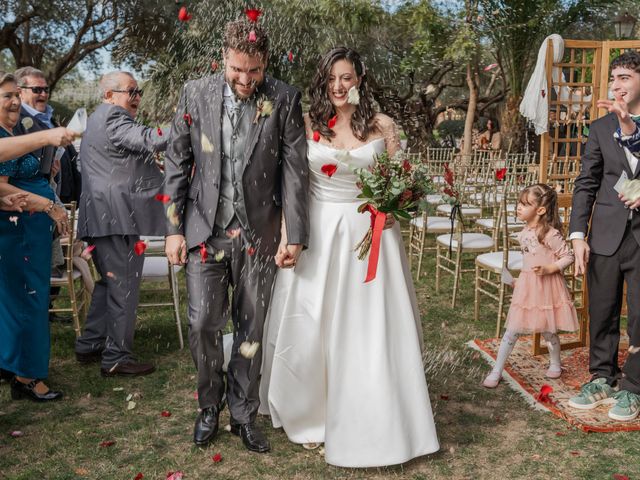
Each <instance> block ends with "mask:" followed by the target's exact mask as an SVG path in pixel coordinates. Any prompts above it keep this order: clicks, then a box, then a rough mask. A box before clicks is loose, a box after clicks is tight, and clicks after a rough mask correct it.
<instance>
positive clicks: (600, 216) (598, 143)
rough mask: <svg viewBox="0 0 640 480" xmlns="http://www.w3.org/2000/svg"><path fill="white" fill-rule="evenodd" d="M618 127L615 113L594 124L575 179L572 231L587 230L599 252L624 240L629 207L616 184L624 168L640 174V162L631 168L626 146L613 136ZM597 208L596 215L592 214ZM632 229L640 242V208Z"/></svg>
mask: <svg viewBox="0 0 640 480" xmlns="http://www.w3.org/2000/svg"><path fill="white" fill-rule="evenodd" d="M617 128H618V120H617V118H616V116H615V114H613V113H610V114H608V115H606V116H604V117H602V118H599V119H598V120H596V121H594V122H593V123H592V124H591V127H590V129H589V140H588V141H587V145H586V148H585V152H584V154H583V155H582V157H581V159H580V163H581V169H580V175H578V177H577V178H576V180H575V184H574V189H573V203H572V208H571V221H570V223H569V231H570V232H571V233H573V232H583V233H587V230H588V224H589V218H590V217H591V228H590V230H589V232H588V241H589V245H590V247H591V250H592V251H593V252H594V253H596V254H598V255H607V256H608V255H613V254H614V253H615V251H616V250H617V249H618V247H619V246H620V243H621V242H622V237H623V235H624V231H625V228H626V225H627V219H628V217H629V210H628V209H626V208H625V207H624V204H623V203H622V201H621V200H620V199H619V198H618V192H616V191H615V190H614V188H613V187H614V185H615V184H616V182H617V181H618V179H619V178H620V175H621V174H622V172H623V171H624V172H626V173H627V176H628V177H629V178H638V174H639V173H640V166H639V168H636V172H635V175H634V172H632V171H631V169H630V167H629V161H628V160H627V157H626V155H625V152H624V150H623V148H622V147H621V146H620V145H618V143H617V142H616V140H615V139H614V138H613V133H614V132H615V131H616V129H617ZM592 212H593V216H592ZM631 229H632V232H633V235H634V237H635V238H636V240H637V241H638V243H640V212H634V214H633V220H632V224H631Z"/></svg>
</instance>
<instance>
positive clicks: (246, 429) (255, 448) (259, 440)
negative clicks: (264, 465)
mask: <svg viewBox="0 0 640 480" xmlns="http://www.w3.org/2000/svg"><path fill="white" fill-rule="evenodd" d="M231 433H233V434H234V435H238V436H239V437H240V438H242V443H244V446H245V447H247V450H250V451H252V452H258V453H267V452H268V451H269V450H271V445H270V444H269V440H267V438H266V437H265V436H264V434H263V433H262V432H261V431H260V429H259V428H258V427H257V425H256V424H255V423H253V422H251V423H235V424H234V423H231Z"/></svg>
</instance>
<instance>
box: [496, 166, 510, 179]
mask: <svg viewBox="0 0 640 480" xmlns="http://www.w3.org/2000/svg"><path fill="white" fill-rule="evenodd" d="M506 175H507V169H506V168H499V169H498V170H496V180H500V181H502V180H504V177H505V176H506Z"/></svg>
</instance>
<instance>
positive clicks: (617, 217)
mask: <svg viewBox="0 0 640 480" xmlns="http://www.w3.org/2000/svg"><path fill="white" fill-rule="evenodd" d="M611 79H612V84H611V90H612V92H613V95H614V97H615V101H610V100H601V101H599V102H598V107H600V108H607V109H608V110H609V112H611V113H609V115H606V116H605V117H603V118H600V119H598V120H596V121H595V122H593V123H592V124H591V128H590V132H589V140H588V142H587V146H586V150H585V153H584V155H582V158H581V164H582V167H581V171H580V175H579V176H578V177H577V178H576V180H575V188H574V191H573V206H572V210H571V223H570V225H569V231H570V232H571V233H570V236H569V238H570V239H571V240H572V243H573V249H574V252H575V257H576V274H577V275H580V274H582V273H584V272H585V269H586V272H587V284H588V287H589V332H590V346H589V372H590V373H591V375H592V377H591V381H590V382H589V383H587V384H586V385H584V386H583V387H582V390H581V392H580V395H578V396H576V397H573V398H572V399H570V401H569V405H570V406H572V407H574V408H579V409H585V410H588V409H592V408H595V407H597V406H598V405H603V404H612V405H613V407H612V408H611V409H610V410H609V417H610V418H612V419H614V420H618V421H630V420H633V419H635V418H636V417H637V416H638V412H639V410H640V352H638V350H640V348H638V347H640V212H639V211H638V207H640V200H638V201H635V202H634V201H631V200H630V199H628V198H625V197H624V196H623V195H622V194H620V193H619V192H620V185H621V183H622V182H623V181H624V180H625V179H626V178H629V179H634V178H636V179H637V178H640V177H639V174H640V168H638V159H637V158H636V157H635V156H634V155H632V154H631V152H629V150H628V149H627V148H623V147H622V146H621V145H620V140H627V138H628V135H629V134H631V133H633V131H634V129H635V125H634V123H633V121H632V120H631V119H630V118H629V114H631V115H638V114H640V54H639V53H638V52H635V51H628V52H626V53H623V54H622V55H620V56H619V57H618V58H616V59H615V60H613V62H611ZM592 212H593V213H592ZM589 218H591V227H590V229H589V232H588V243H587V241H585V235H586V233H587V228H588V223H589ZM625 280H626V283H627V311H628V320H627V321H628V325H627V333H628V335H629V356H628V357H627V361H626V363H625V365H624V367H623V370H622V377H621V378H620V368H619V367H618V342H619V340H620V309H621V306H622V292H623V284H624V281H625ZM616 383H617V386H618V387H619V391H616V390H615V387H616Z"/></svg>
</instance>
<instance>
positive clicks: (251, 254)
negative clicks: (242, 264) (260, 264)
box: [247, 247, 256, 257]
mask: <svg viewBox="0 0 640 480" xmlns="http://www.w3.org/2000/svg"><path fill="white" fill-rule="evenodd" d="M247 253H248V254H249V256H250V257H253V255H254V254H255V253H256V248H255V247H249V248H247Z"/></svg>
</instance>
